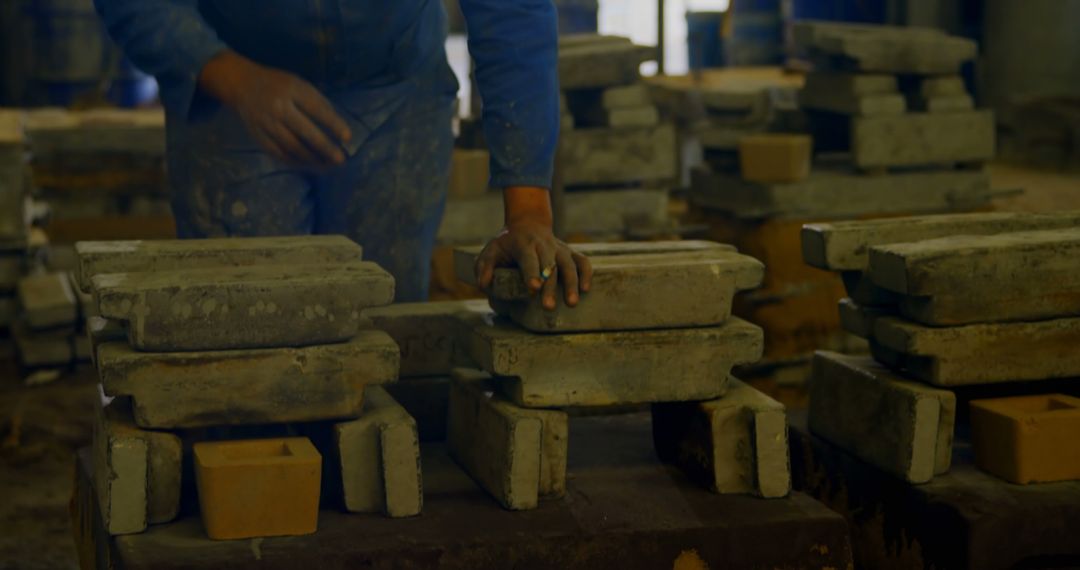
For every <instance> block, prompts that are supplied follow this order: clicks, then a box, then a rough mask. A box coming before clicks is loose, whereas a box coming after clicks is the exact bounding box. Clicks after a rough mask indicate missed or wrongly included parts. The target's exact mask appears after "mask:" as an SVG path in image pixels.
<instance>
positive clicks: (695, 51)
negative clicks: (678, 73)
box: [686, 11, 724, 69]
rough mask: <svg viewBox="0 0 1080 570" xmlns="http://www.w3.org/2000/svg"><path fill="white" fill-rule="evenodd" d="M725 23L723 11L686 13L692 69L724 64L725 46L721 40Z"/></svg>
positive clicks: (687, 38) (687, 41) (687, 40)
mask: <svg viewBox="0 0 1080 570" xmlns="http://www.w3.org/2000/svg"><path fill="white" fill-rule="evenodd" d="M723 25H724V13H723V12H689V11H688V12H687V13H686V44H687V45H686V47H687V50H686V51H687V53H688V54H689V56H690V69H705V68H709V67H720V66H722V65H724V47H723V42H721V40H720V37H721V28H722V27H723Z"/></svg>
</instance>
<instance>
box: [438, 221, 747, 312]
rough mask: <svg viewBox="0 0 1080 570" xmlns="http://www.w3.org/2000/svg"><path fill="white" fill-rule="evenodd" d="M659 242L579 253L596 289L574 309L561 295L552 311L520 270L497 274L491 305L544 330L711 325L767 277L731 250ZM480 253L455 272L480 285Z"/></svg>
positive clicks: (459, 258)
mask: <svg viewBox="0 0 1080 570" xmlns="http://www.w3.org/2000/svg"><path fill="white" fill-rule="evenodd" d="M656 243H657V245H656V246H654V247H653V248H641V250H642V251H640V252H635V253H630V251H633V250H632V247H633V246H628V247H625V248H622V249H620V248H618V247H614V246H615V244H611V245H612V247H610V248H607V249H605V248H604V247H603V246H596V247H591V248H580V249H583V250H585V251H582V253H586V255H589V256H590V260H591V261H592V265H593V272H594V273H593V286H592V289H591V290H590V291H589V292H588V293H584V294H582V295H581V297H580V302H579V303H578V306H577V307H573V308H571V307H568V306H566V304H565V302H564V300H563V298H562V296H561V295H560V296H558V300H557V305H556V308H555V309H554V310H547V309H544V307H543V305H542V302H541V298H540V296H539V295H533V294H530V293H529V291H528V289H527V288H526V287H525V281H524V278H523V276H522V274H521V272H520V270H517V269H498V270H496V272H495V278H494V281H493V283H492V286H491V287H490V288H489V290H488V294H489V298H490V302H491V306H492V308H494V309H495V310H496V311H497V312H498V313H499V314H502V315H505V316H507V317H509V318H510V319H511V320H513V321H514V322H515V323H517V324H519V325H521V326H522V327H524V328H526V329H528V330H530V331H533V332H542V333H549V332H550V333H554V332H583V331H601V330H623V331H626V330H638V329H656V328H683V327H692V326H707V325H716V324H720V323H722V322H724V321H725V320H726V319H727V318H728V317H729V316H730V315H731V304H732V300H733V298H734V295H735V293H736V292H738V291H742V290H747V289H753V288H755V287H757V286H759V285H760V284H761V281H762V279H763V277H764V270H765V268H764V266H763V265H762V264H761V262H759V261H757V260H756V259H753V258H751V257H748V256H745V255H739V254H738V253H736V252H735V251H734V249H733V248H731V247H730V246H725V245H723V244H711V245H710V244H709V242H687V245H685V246H681V245H679V242H656ZM663 243H667V244H668V245H666V246H665V245H660V244H663ZM619 245H622V244H619ZM664 250H666V251H664ZM478 254H479V250H478V249H477V248H462V249H458V250H456V251H455V271H456V272H457V274H458V276H459V278H460V279H462V280H463V281H466V282H474V281H475V277H473V275H472V273H473V270H472V267H473V265H474V264H475V259H476V256H477V255H478Z"/></svg>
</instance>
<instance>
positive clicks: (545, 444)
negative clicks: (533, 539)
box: [447, 368, 569, 510]
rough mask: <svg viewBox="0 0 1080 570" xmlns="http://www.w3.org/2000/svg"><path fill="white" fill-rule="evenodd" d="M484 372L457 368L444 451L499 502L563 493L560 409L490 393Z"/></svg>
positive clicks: (522, 505)
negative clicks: (518, 403) (524, 405)
mask: <svg viewBox="0 0 1080 570" xmlns="http://www.w3.org/2000/svg"><path fill="white" fill-rule="evenodd" d="M496 382H498V381H497V380H495V379H493V378H492V377H491V376H490V375H488V374H487V373H485V372H480V371H478V370H469V369H463V368H458V369H455V370H454V372H453V378H452V381H451V385H450V410H449V417H448V426H449V428H448V433H447V441H448V442H449V445H450V452H451V454H452V455H453V456H454V458H455V459H456V460H457V461H458V463H459V464H460V465H461V466H462V468H463V469H465V471H467V472H468V473H469V474H470V475H471V476H472V477H473V479H475V480H476V482H477V483H478V484H479V485H480V486H481V487H483V488H484V489H485V490H487V491H488V492H489V493H490V494H491V496H492V497H494V498H495V500H497V501H498V502H499V504H501V505H502V506H503V507H505V508H507V509H512V510H525V509H532V508H535V507H536V506H537V504H538V501H539V499H540V498H541V497H561V496H563V495H564V494H566V460H567V459H566V458H567V443H568V437H569V427H568V426H569V424H568V421H569V419H568V416H567V414H566V412H562V411H559V410H536V409H526V408H519V407H517V406H515V405H513V404H511V403H510V402H507V401H505V400H504V399H502V397H500V396H497V395H494V394H492V387H493V385H494V384H495V383H496Z"/></svg>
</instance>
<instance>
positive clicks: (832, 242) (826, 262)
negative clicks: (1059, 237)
mask: <svg viewBox="0 0 1080 570" xmlns="http://www.w3.org/2000/svg"><path fill="white" fill-rule="evenodd" d="M1078 225H1080V211H1066V212H1047V213H1032V212H980V213H974V214H943V215H937V216H916V217H902V218H885V219H878V220H857V221H846V222H830V223H823V224H807V225H805V226H803V230H802V250H803V259H804V260H805V261H806V263H809V264H810V265H813V266H814V267H819V268H821V269H830V270H833V271H844V270H851V271H864V270H866V268H867V266H868V263H869V254H870V248H871V247H873V246H876V245H886V244H896V243H907V242H914V241H925V240H931V239H936V238H941V237H948V236H956V235H992V234H1001V233H1009V232H1025V231H1035V230H1053V229H1060V228H1071V227H1076V226H1078Z"/></svg>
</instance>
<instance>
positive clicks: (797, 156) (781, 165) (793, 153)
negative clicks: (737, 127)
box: [739, 134, 813, 183]
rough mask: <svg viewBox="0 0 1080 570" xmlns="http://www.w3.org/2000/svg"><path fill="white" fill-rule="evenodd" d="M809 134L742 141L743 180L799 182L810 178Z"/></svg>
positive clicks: (753, 137) (757, 137)
mask: <svg viewBox="0 0 1080 570" xmlns="http://www.w3.org/2000/svg"><path fill="white" fill-rule="evenodd" d="M812 146H813V143H812V142H811V139H810V137H809V136H807V135H785V134H764V135H751V136H746V137H742V138H741V139H739V165H740V167H741V169H742V177H743V180H749V181H751V182H764V183H774V182H798V181H800V180H805V179H806V177H807V176H810V154H811V153H810V151H811V148H812Z"/></svg>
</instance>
